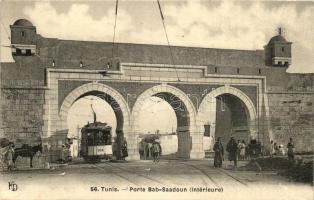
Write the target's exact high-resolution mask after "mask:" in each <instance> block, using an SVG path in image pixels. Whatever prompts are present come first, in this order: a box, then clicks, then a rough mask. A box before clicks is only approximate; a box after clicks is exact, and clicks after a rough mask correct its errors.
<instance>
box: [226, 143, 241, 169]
mask: <svg viewBox="0 0 314 200" xmlns="http://www.w3.org/2000/svg"><path fill="white" fill-rule="evenodd" d="M227 151H228V153H229V161H233V162H234V168H236V167H237V152H238V144H237V142H236V141H235V139H234V138H233V137H231V138H230V140H229V142H228V144H227Z"/></svg>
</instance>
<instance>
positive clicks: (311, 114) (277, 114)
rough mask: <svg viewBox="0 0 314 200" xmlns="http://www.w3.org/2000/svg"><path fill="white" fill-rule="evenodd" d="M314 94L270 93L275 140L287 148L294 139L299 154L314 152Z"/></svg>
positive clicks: (271, 121)
mask: <svg viewBox="0 0 314 200" xmlns="http://www.w3.org/2000/svg"><path fill="white" fill-rule="evenodd" d="M313 96H314V93H311V92H308V93H305V92H304V93H297V92H295V93H293V92H289V93H277V92H276V93H270V94H268V99H269V110H270V119H269V120H270V125H271V128H272V130H273V135H274V137H273V140H274V142H276V143H277V144H283V145H284V147H286V145H287V143H288V141H289V138H290V137H291V138H293V140H294V142H295V149H296V151H297V152H312V151H313V142H314V138H313V133H314V98H313Z"/></svg>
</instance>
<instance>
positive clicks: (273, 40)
mask: <svg viewBox="0 0 314 200" xmlns="http://www.w3.org/2000/svg"><path fill="white" fill-rule="evenodd" d="M275 42H287V40H286V39H285V38H284V37H283V36H282V35H276V36H274V37H272V38H271V39H270V40H269V42H268V44H272V43H275Z"/></svg>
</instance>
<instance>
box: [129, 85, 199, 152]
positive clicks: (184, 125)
mask: <svg viewBox="0 0 314 200" xmlns="http://www.w3.org/2000/svg"><path fill="white" fill-rule="evenodd" d="M152 96H157V97H160V98H163V99H164V100H165V101H167V102H168V103H169V104H170V105H171V107H172V108H173V109H174V111H175V113H176V116H177V132H178V156H179V157H184V158H198V157H202V155H201V154H202V152H200V151H201V150H202V146H201V145H202V143H200V142H199V141H200V140H198V132H197V131H196V110H195V107H194V105H193V103H192V101H191V100H190V98H189V97H188V96H187V95H186V94H185V93H184V92H183V91H181V90H179V89H178V88H176V87H173V86H170V85H167V84H161V85H157V86H154V87H152V88H149V89H147V90H146V91H144V92H143V93H142V94H141V95H140V96H139V97H138V98H137V100H136V102H135V104H134V106H133V109H132V115H131V116H132V118H131V119H132V121H131V127H132V132H133V133H134V134H133V135H134V137H136V138H137V137H138V134H139V133H140V123H141V122H140V120H139V118H140V117H139V115H140V111H141V108H142V106H143V105H144V103H145V101H146V100H147V99H149V98H150V97H152Z"/></svg>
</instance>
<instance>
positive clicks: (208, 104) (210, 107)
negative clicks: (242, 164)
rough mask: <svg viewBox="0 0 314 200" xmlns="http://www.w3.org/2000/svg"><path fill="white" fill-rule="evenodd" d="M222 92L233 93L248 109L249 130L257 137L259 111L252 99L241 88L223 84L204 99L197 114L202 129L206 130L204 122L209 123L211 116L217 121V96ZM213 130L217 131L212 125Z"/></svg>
mask: <svg viewBox="0 0 314 200" xmlns="http://www.w3.org/2000/svg"><path fill="white" fill-rule="evenodd" d="M222 94H231V95H234V96H236V97H237V98H239V99H240V100H241V101H242V102H243V103H244V105H245V106H246V107H247V109H248V114H249V130H250V136H251V138H257V131H258V130H257V128H256V127H257V126H256V123H257V122H256V120H257V113H256V109H255V106H254V103H253V102H252V100H251V99H250V98H249V97H248V96H247V95H246V94H245V93H244V92H242V91H241V90H239V89H237V88H234V87H231V86H222V87H219V88H217V89H215V90H213V91H211V92H210V93H208V94H207V95H206V96H205V98H204V99H203V100H202V102H201V104H200V106H199V108H198V114H197V121H198V125H199V127H200V129H203V130H202V131H204V124H205V123H207V121H208V118H209V116H210V117H211V118H212V119H211V120H212V121H215V114H216V97H218V96H219V95H222ZM210 131H211V132H215V126H211V130H210Z"/></svg>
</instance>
